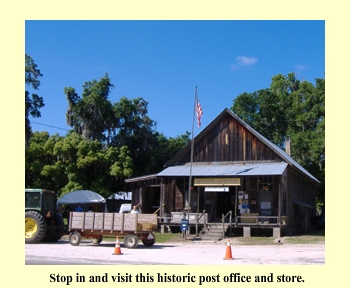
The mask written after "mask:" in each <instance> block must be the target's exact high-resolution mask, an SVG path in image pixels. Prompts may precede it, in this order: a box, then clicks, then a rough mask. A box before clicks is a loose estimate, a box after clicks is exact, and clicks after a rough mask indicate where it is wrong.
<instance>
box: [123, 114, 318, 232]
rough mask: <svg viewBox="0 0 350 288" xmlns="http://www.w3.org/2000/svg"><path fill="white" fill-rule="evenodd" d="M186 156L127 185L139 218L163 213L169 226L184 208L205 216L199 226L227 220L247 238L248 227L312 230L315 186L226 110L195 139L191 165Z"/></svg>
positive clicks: (187, 149) (180, 155) (309, 177)
mask: <svg viewBox="0 0 350 288" xmlns="http://www.w3.org/2000/svg"><path fill="white" fill-rule="evenodd" d="M190 156H191V145H190V144H189V145H187V146H186V147H185V148H184V149H182V150H181V151H180V152H179V153H178V154H176V155H175V156H174V157H173V158H172V159H170V161H169V162H168V163H166V164H165V166H164V167H165V169H164V170H163V171H160V172H159V173H158V174H153V175H146V176H142V177H137V178H132V179H127V180H126V182H127V183H129V184H130V188H131V191H132V194H133V196H132V201H133V203H141V204H142V207H143V212H144V213H153V212H155V211H156V210H157V209H158V208H160V209H159V210H158V212H157V213H159V216H160V217H161V218H162V217H164V216H169V217H171V218H170V220H171V222H174V223H179V218H178V217H179V216H177V215H178V214H181V213H182V212H183V211H184V210H186V209H187V210H190V214H189V215H192V216H193V215H197V216H196V217H200V216H198V215H201V213H202V212H203V211H204V210H205V214H204V215H205V217H202V220H203V219H204V222H203V221H202V222H201V223H203V225H204V226H205V225H208V223H214V222H222V221H223V216H225V215H232V225H231V223H230V225H231V226H232V227H233V228H243V231H244V233H245V234H246V235H250V229H251V228H264V227H265V228H270V229H271V228H272V229H275V228H276V231H277V233H276V235H280V232H281V231H283V233H285V234H287V235H291V234H294V233H300V232H303V231H307V230H309V228H310V225H311V213H312V211H313V210H314V209H315V206H316V189H317V185H318V184H319V183H320V182H319V181H318V180H317V179H316V178H315V177H314V176H312V175H311V174H310V173H309V172H308V171H306V170H305V169H304V168H303V167H301V166H300V165H299V164H298V163H297V162H296V161H294V160H293V159H292V157H291V156H290V155H288V154H287V153H286V152H284V151H283V150H282V149H280V148H279V147H277V146H276V145H274V144H273V143H271V142H270V141H269V140H267V139H266V138H265V137H263V136H262V135H260V134H259V133H258V132H256V131H255V130H254V129H252V128H251V127H250V126H249V125H247V124H246V123H245V122H243V121H242V120H241V119H240V118H239V117H237V116H236V115H235V114H233V113H232V112H231V111H230V110H229V109H225V110H224V111H223V112H221V114H220V115H218V116H217V117H216V118H215V119H214V120H213V121H212V122H211V123H210V124H209V125H208V126H207V127H206V128H205V129H203V131H202V132H200V133H199V134H198V135H197V137H195V139H194V149H193V162H192V165H191V164H190ZM190 179H191V185H189V181H190ZM190 187H191V188H190ZM189 188H190V189H189ZM175 216H176V217H177V218H176V217H175ZM175 218H176V219H175ZM196 219H197V218H196ZM226 221H227V219H226ZM223 222H225V221H223ZM190 223H191V220H190ZM192 223H193V219H192ZM203 225H202V226H203ZM203 228H204V229H205V227H203ZM246 229H248V230H246ZM274 233H275V230H274ZM274 235H275V234H274ZM276 237H278V236H276Z"/></svg>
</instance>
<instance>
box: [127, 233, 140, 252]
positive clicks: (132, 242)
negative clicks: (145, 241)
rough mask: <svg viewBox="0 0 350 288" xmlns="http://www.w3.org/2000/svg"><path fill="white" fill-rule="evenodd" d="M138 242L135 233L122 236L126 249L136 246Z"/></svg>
mask: <svg viewBox="0 0 350 288" xmlns="http://www.w3.org/2000/svg"><path fill="white" fill-rule="evenodd" d="M138 244H139V239H138V238H137V236H136V235H126V236H125V237H124V246H125V247H126V248H128V249H132V248H136V247H137V245H138Z"/></svg>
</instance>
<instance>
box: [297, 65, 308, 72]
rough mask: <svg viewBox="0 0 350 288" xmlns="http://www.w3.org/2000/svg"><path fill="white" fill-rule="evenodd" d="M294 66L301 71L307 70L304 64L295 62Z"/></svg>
mask: <svg viewBox="0 0 350 288" xmlns="http://www.w3.org/2000/svg"><path fill="white" fill-rule="evenodd" d="M294 68H295V69H296V70H297V71H299V72H301V71H304V70H306V66H305V65H302V64H295V65H294Z"/></svg>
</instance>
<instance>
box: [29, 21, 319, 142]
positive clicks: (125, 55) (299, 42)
mask: <svg viewBox="0 0 350 288" xmlns="http://www.w3.org/2000/svg"><path fill="white" fill-rule="evenodd" d="M25 53H26V54H28V55H30V56H31V57H32V58H33V60H34V62H35V63H36V65H37V68H38V69H39V70H40V71H41V73H42V74H43V76H42V77H41V78H40V82H41V84H40V88H39V91H36V92H35V91H33V90H32V89H31V88H30V87H26V89H27V90H28V91H30V92H35V93H38V94H39V95H40V96H42V97H43V98H44V102H45V107H43V108H41V109H40V112H41V117H40V118H30V120H31V123H32V129H33V131H47V132H49V133H50V135H53V134H55V133H59V134H60V135H62V136H64V135H65V134H66V133H67V132H68V130H70V129H71V127H70V126H68V125H67V123H66V111H67V108H68V102H67V100H66V97H65V94H64V93H63V90H64V88H65V87H73V88H75V90H76V92H77V93H78V95H80V96H81V95H82V85H83V84H84V82H87V81H92V80H100V79H101V78H102V77H104V75H105V74H106V73H108V76H109V77H110V79H111V82H112V84H113V85H114V88H113V89H112V91H111V93H110V95H109V100H110V101H111V103H112V104H113V103H115V102H118V101H119V99H120V98H121V97H127V98H128V99H134V98H139V97H141V98H143V99H144V100H146V101H147V102H148V103H149V104H148V116H149V117H150V118H151V119H152V120H154V121H155V122H156V123H157V125H156V131H157V132H159V133H163V134H164V135H165V136H166V137H177V136H180V135H182V134H185V133H186V131H189V132H191V131H192V121H193V115H194V113H193V112H194V95H195V89H196V87H197V94H198V98H199V101H200V103H201V106H202V109H203V116H202V119H201V120H202V121H201V122H202V126H201V128H198V127H197V125H195V130H194V136H195V135H197V134H198V133H199V132H200V131H201V130H202V129H204V128H205V127H206V126H207V125H208V124H210V122H212V121H213V120H214V119H215V118H216V117H217V116H218V115H219V114H220V113H221V112H222V111H223V110H224V109H225V108H231V107H232V105H233V100H234V99H235V98H236V97H237V96H239V95H240V94H242V93H244V92H247V93H251V92H254V91H257V90H260V89H265V88H268V87H269V86H270V84H271V79H272V77H273V76H275V75H278V74H282V75H287V74H288V73H290V72H294V73H295V74H296V76H297V78H298V79H299V80H300V81H309V82H311V83H312V84H315V79H316V78H325V22H324V21H316V20H315V21H313V20H312V21H311V20H307V21H290V20H288V21H287V20H285V21H277V20H274V21H269V20H261V21H248V20H241V21H231V20H230V21H229V20H227V21H223V20H221V21H214V20H209V21H200V20H192V21H181V20H177V21H170V20H169V21H160V20H153V21H147V20H145V21H134V20H127V21H122V20H115V21H106V20H96V21H80V20H79V21H66V20H61V21H58V20H57V21H54V20H48V21H46V20H41V21H36V20H35V21H34V20H33V21H31V20H27V21H25Z"/></svg>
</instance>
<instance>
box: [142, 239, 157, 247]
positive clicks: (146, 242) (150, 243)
mask: <svg viewBox="0 0 350 288" xmlns="http://www.w3.org/2000/svg"><path fill="white" fill-rule="evenodd" d="M142 243H143V245H145V246H147V247H151V246H153V245H154V243H156V239H154V238H153V239H142Z"/></svg>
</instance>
